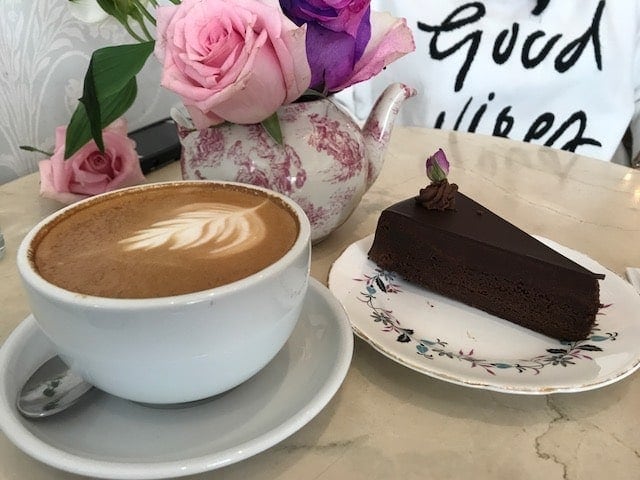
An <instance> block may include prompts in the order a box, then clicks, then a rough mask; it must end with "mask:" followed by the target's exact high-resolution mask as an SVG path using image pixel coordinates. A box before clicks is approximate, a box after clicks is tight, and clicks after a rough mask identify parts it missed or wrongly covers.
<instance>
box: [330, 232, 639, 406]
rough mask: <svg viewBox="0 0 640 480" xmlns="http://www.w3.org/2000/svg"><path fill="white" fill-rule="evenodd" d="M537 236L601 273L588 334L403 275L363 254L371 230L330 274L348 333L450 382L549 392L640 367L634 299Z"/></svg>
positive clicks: (608, 379)
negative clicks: (563, 330) (479, 304)
mask: <svg viewBox="0 0 640 480" xmlns="http://www.w3.org/2000/svg"><path fill="white" fill-rule="evenodd" d="M538 239H539V240H540V241H542V242H544V243H546V244H547V245H548V246H550V247H551V248H553V249H555V250H557V251H558V252H560V253H561V254H563V255H564V256H566V257H568V258H570V259H572V260H573V261H575V262H577V263H579V264H580V265H583V266H584V267H586V268H588V269H589V270H591V271H593V272H598V273H604V274H605V275H606V277H605V279H604V280H602V281H600V302H601V303H602V304H604V305H605V306H604V307H603V308H601V309H600V312H599V313H598V316H597V317H596V326H595V327H594V328H593V330H592V332H591V335H590V336H589V338H587V339H586V340H581V341H578V342H560V341H558V340H555V339H553V338H550V337H546V336H544V335H541V334H538V333H536V332H533V331H531V330H528V329H526V328H523V327H520V326H518V325H515V324H514V323H511V322H507V321H506V320H503V319H500V318H498V317H495V316H493V315H490V314H488V313H486V312H483V311H481V310H477V309H475V308H472V307H469V306H467V305H464V304H462V303H460V302H457V301H455V300H452V299H450V298H446V297H443V296H441V295H438V294H436V293H434V292H432V291H430V290H427V289H424V288H420V287H418V286H416V285H413V284H411V283H409V282H406V281H404V280H403V279H402V278H401V277H400V276H399V275H396V274H394V273H392V272H386V271H383V270H380V269H379V268H378V266H377V265H376V264H375V263H374V262H372V261H370V260H369V259H368V258H367V252H368V251H369V248H370V247H371V243H372V241H373V235H371V236H369V237H366V238H364V239H362V240H360V241H358V242H356V243H354V244H352V245H351V246H350V247H349V248H347V249H346V250H345V251H344V253H343V254H342V255H341V256H340V257H339V258H338V259H337V260H336V261H335V263H334V264H333V266H332V268H331V272H330V274H329V288H330V289H331V291H332V292H333V293H334V294H335V295H336V297H337V298H338V299H339V300H340V301H341V302H342V304H343V305H344V307H345V309H346V310H347V313H348V314H349V319H350V321H351V324H352V327H353V330H354V331H355V333H356V334H357V335H358V336H359V337H361V338H362V339H363V340H365V341H367V342H368V343H369V344H371V345H372V346H373V347H374V348H375V349H376V350H378V351H379V352H380V353H382V354H383V355H386V356H387V357H389V358H390V359H392V360H394V361H395V362H398V363H399V364H401V365H404V366H406V367H408V368H411V369H413V370H416V371H418V372H421V373H424V374H425V375H429V376H432V377H435V378H439V379H441V380H445V381H447V382H451V383H455V384H458V385H464V386H467V387H474V388H482V389H487V390H494V391H499V392H506V393H520V394H538V395H546V394H549V393H558V392H565V393H568V392H582V391H586V390H592V389H595V388H600V387H604V386H606V385H610V384H612V383H614V382H617V381H619V380H621V379H623V378H625V377H626V376H628V375H631V374H632V373H633V372H635V371H636V370H637V369H638V367H640V296H639V295H638V294H637V292H636V291H635V290H634V288H633V287H632V286H631V285H630V284H629V283H627V282H625V281H624V280H623V279H622V278H620V277H619V276H618V275H616V274H615V273H613V272H611V271H609V270H607V269H606V268H604V267H603V266H602V265H600V264H598V263H597V262H596V261H594V260H593V259H591V258H589V257H588V256H586V255H584V254H583V253H580V252H577V251H575V250H571V249H569V248H567V247H564V246H562V245H559V244H557V243H555V242H553V241H551V240H548V239H545V238H540V237H538Z"/></svg>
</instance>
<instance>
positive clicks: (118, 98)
mask: <svg viewBox="0 0 640 480" xmlns="http://www.w3.org/2000/svg"><path fill="white" fill-rule="evenodd" d="M68 2H69V6H70V8H71V9H72V11H75V12H76V13H77V14H78V15H76V16H77V17H78V18H84V19H90V20H92V21H96V20H100V19H103V18H105V17H108V16H111V17H113V18H115V19H116V20H117V21H118V22H120V23H121V24H122V25H123V26H124V28H125V29H126V30H127V31H128V32H129V33H130V35H131V36H132V38H133V39H134V40H135V42H134V43H131V44H126V45H117V46H109V47H105V48H101V49H98V50H96V51H95V52H94V53H93V55H92V57H91V61H90V63H89V66H88V69H87V72H86V74H85V78H84V86H83V94H82V97H81V98H80V99H79V103H78V105H77V108H76V110H75V111H74V113H73V115H72V117H71V120H70V121H69V124H68V125H67V127H66V128H64V127H60V129H59V131H57V132H56V146H55V152H54V154H53V155H52V156H51V158H50V159H49V160H46V161H43V162H41V165H40V171H41V177H42V178H43V183H42V190H43V194H46V192H45V190H47V191H49V193H50V194H49V195H46V196H52V197H54V198H56V197H57V198H58V199H62V200H63V201H65V200H66V201H70V200H72V199H73V198H74V195H75V197H78V196H79V197H82V196H87V195H93V194H96V193H100V192H101V191H106V190H109V189H113V188H118V187H121V186H126V185H127V184H133V183H139V182H140V181H141V180H140V179H141V178H143V177H142V174H141V173H140V172H139V171H133V170H135V169H133V170H132V169H131V168H129V167H128V166H127V165H129V166H130V164H131V163H133V162H132V161H131V160H130V157H131V152H130V144H127V143H126V142H124V141H122V139H121V138H120V139H119V140H118V142H119V144H120V145H121V146H122V147H123V148H125V147H126V148H125V149H126V153H124V154H122V155H120V153H119V151H120V150H119V148H113V145H114V144H115V143H114V142H113V140H112V145H111V146H110V145H109V142H110V138H111V139H113V138H114V136H113V132H114V128H113V126H112V124H113V123H114V122H116V121H118V122H121V117H122V116H123V115H124V114H125V112H126V111H127V110H128V109H129V108H130V107H131V105H132V104H133V102H134V100H135V98H136V95H137V89H138V85H137V83H136V75H137V74H138V73H139V72H140V70H141V69H142V67H143V66H144V65H145V63H146V62H147V60H148V59H149V58H150V57H151V56H155V57H156V58H157V60H158V61H160V62H161V64H162V76H161V79H160V84H161V85H162V86H163V87H165V88H167V89H168V90H171V91H173V92H175V93H176V94H177V95H178V96H179V97H180V99H181V100H182V103H183V104H184V106H185V108H186V110H187V111H188V114H189V116H190V117H191V120H192V122H193V125H194V126H195V127H196V128H197V129H199V130H202V129H206V128H208V127H210V126H215V125H219V124H222V123H224V122H231V123H236V124H262V126H263V127H264V128H265V129H266V131H267V132H268V134H269V135H270V136H271V137H272V138H273V139H275V141H276V142H278V143H282V133H281V130H280V123H279V120H278V116H277V113H276V112H277V110H278V108H280V107H281V106H283V105H286V104H289V103H292V102H295V101H297V100H300V99H303V98H314V97H318V96H319V97H323V96H326V95H329V94H331V93H334V92H338V91H340V90H343V89H345V88H347V87H349V86H350V85H353V84H355V83H358V82H361V81H364V80H367V79H369V78H371V77H372V76H374V75H376V74H377V73H379V72H380V71H381V70H382V69H383V68H384V67H385V66H386V65H388V64H389V63H391V62H392V61H394V60H396V59H398V58H400V57H401V56H403V55H405V54H407V53H409V52H411V51H413V50H414V48H415V46H414V41H413V36H412V34H411V31H410V29H409V28H408V27H407V25H406V22H405V20H404V19H397V18H395V17H393V16H391V15H390V14H388V13H382V12H374V11H372V10H371V8H370V0H280V1H279V2H278V1H277V0H183V1H180V0H164V1H162V2H161V1H159V0H68ZM125 126H126V124H125ZM122 127H123V126H122V124H121V123H119V124H118V126H117V128H116V129H115V130H122ZM107 132H111V135H110V134H109V133H107ZM121 133H124V132H121ZM87 182H89V183H90V186H89V188H86V186H87ZM74 186H75V187H77V188H75V187H74ZM83 186H84V187H83ZM52 192H53V195H51V193H52ZM60 192H62V193H63V194H64V195H63V196H64V197H65V198H62V197H61V196H60V195H58V193H60ZM67 194H70V195H67ZM78 194H79V195H78Z"/></svg>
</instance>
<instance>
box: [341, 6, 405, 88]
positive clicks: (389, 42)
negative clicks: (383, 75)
mask: <svg viewBox="0 0 640 480" xmlns="http://www.w3.org/2000/svg"><path fill="white" fill-rule="evenodd" d="M415 49H416V46H415V43H414V41H413V34H412V33H411V29H410V28H409V27H408V26H407V21H406V20H405V19H404V18H400V19H399V18H396V17H394V16H392V15H391V14H390V13H387V12H371V39H370V40H369V43H368V44H367V48H366V49H365V51H364V53H363V54H362V57H360V60H358V61H357V62H356V64H355V66H354V68H353V75H352V76H351V77H350V78H349V79H348V80H346V81H345V82H344V83H342V84H341V85H338V86H336V87H335V88H332V89H331V91H333V92H339V91H340V90H343V89H345V88H347V87H349V86H351V85H354V84H356V83H359V82H363V81H365V80H368V79H370V78H371V77H373V76H375V75H377V74H378V73H380V72H381V71H382V69H383V68H384V67H386V66H387V65H389V64H390V63H392V62H395V61H396V60H397V59H399V58H400V57H402V56H404V55H406V54H407V53H410V52H413V51H414V50H415Z"/></svg>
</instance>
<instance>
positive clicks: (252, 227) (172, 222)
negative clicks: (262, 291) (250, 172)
mask: <svg viewBox="0 0 640 480" xmlns="http://www.w3.org/2000/svg"><path fill="white" fill-rule="evenodd" d="M265 203H266V201H265V202H262V203H261V204H259V205H257V206H255V207H251V208H247V207H242V206H238V205H231V204H227V203H201V204H195V205H191V206H189V210H188V211H183V212H176V213H175V216H174V217H173V218H171V219H169V220H163V221H160V222H156V223H154V224H152V225H150V227H149V228H145V229H143V230H140V231H138V232H136V234H135V235H134V236H132V237H129V238H126V239H124V240H121V241H120V242H118V243H120V244H121V245H123V248H124V250H126V251H132V250H151V249H155V248H166V249H168V250H187V249H193V248H198V247H205V251H206V252H208V254H209V255H211V256H215V255H220V254H233V253H240V252H242V251H245V250H249V249H251V248H253V247H254V246H255V245H257V244H259V243H260V242H261V241H262V240H264V238H265V235H266V231H267V229H266V226H265V224H264V221H263V219H262V218H261V217H260V216H259V215H258V214H257V213H256V212H257V210H258V209H259V208H260V207H261V206H263V205H264V204H265Z"/></svg>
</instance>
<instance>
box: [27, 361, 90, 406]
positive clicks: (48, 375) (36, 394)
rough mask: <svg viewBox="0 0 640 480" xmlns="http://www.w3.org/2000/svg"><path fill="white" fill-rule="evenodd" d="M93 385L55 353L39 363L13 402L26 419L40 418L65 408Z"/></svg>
mask: <svg viewBox="0 0 640 480" xmlns="http://www.w3.org/2000/svg"><path fill="white" fill-rule="evenodd" d="M92 388H93V386H92V385H91V384H89V383H87V382H85V381H84V380H83V379H82V378H81V377H80V376H78V375H76V374H75V373H73V372H72V371H71V370H70V369H69V367H68V366H67V365H66V364H65V363H64V362H63V361H62V360H61V359H60V357H58V356H55V357H52V358H50V359H49V360H47V361H46V362H45V363H43V364H42V365H41V366H40V367H39V368H38V370H36V372H35V373H34V374H33V375H31V377H30V378H29V379H28V380H27V382H26V383H25V384H24V386H23V387H22V390H21V391H20V394H19V395H18V400H17V402H16V405H17V407H18V411H19V412H20V413H21V414H22V415H23V416H24V417H26V418H43V417H48V416H51V415H55V414H56V413H59V412H61V411H63V410H66V409H67V408H69V407H70V406H71V405H73V404H74V403H76V402H77V401H78V400H79V399H80V397H82V396H83V395H84V394H85V393H87V392H88V391H89V390H91V389H92Z"/></svg>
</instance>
